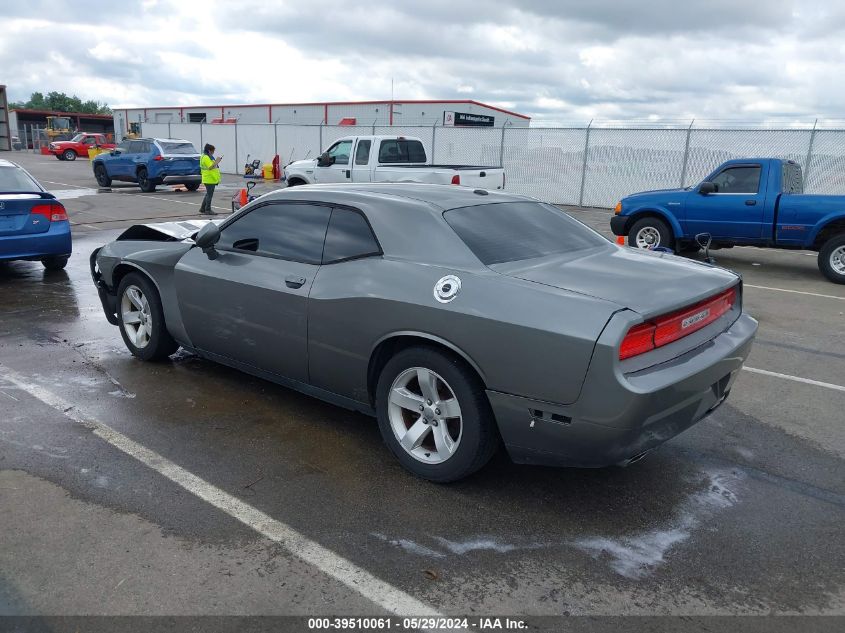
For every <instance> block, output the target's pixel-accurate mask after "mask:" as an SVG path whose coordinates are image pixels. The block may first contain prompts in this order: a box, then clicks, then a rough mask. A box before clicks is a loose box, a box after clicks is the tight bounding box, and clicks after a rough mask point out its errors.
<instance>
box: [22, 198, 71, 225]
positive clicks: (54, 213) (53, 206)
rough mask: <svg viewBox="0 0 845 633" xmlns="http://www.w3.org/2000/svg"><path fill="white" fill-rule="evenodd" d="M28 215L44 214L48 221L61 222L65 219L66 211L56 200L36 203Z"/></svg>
mask: <svg viewBox="0 0 845 633" xmlns="http://www.w3.org/2000/svg"><path fill="white" fill-rule="evenodd" d="M29 213H30V215H41V216H44V217H45V218H46V219H47V221H48V222H61V221H62V220H67V211H65V208H64V207H63V206H62V205H61V204H60V203H58V202H51V203H49V204H36V205H35V206H34V207H32V210H31V211H30V212H29Z"/></svg>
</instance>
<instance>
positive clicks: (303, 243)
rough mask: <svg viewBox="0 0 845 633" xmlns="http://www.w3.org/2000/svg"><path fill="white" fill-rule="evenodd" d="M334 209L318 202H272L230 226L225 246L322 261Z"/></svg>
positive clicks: (225, 233)
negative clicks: (327, 231) (324, 244)
mask: <svg viewBox="0 0 845 633" xmlns="http://www.w3.org/2000/svg"><path fill="white" fill-rule="evenodd" d="M330 215H331V209H330V208H329V207H324V206H319V205H315V204H286V203H282V202H271V203H269V204H265V205H263V206H260V207H258V208H256V209H253V210H252V211H250V212H249V213H247V214H246V215H243V216H241V217H240V218H238V219H237V220H235V221H234V222H233V223H232V224H230V225H229V226H227V227H226V228H225V229H223V231H222V232H221V234H220V241H219V242H218V246H219V248H221V249H224V250H225V249H230V250H236V251H250V252H252V253H256V254H257V255H270V256H273V257H281V258H282V259H289V260H291V261H295V262H303V263H306V264H319V263H320V262H321V260H322V256H323V242H324V241H325V239H326V227H327V225H328V223H329V216H330Z"/></svg>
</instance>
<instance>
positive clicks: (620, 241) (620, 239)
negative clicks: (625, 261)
mask: <svg viewBox="0 0 845 633" xmlns="http://www.w3.org/2000/svg"><path fill="white" fill-rule="evenodd" d="M616 243H617V244H619V246H625V238H624V237H623V236H622V235H620V236H618V237H617V238H616Z"/></svg>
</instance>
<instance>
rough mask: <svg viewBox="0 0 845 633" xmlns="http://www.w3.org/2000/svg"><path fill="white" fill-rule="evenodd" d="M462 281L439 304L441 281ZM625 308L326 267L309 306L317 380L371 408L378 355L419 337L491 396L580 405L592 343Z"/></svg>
mask: <svg viewBox="0 0 845 633" xmlns="http://www.w3.org/2000/svg"><path fill="white" fill-rule="evenodd" d="M447 274H455V275H457V276H458V277H459V278H460V279H461V282H462V288H461V291H460V293H459V294H458V296H457V297H456V298H455V299H454V300H453V301H452V302H450V303H446V304H441V303H439V302H438V301H437V300H436V299H435V297H434V286H435V284H436V282H437V281H438V280H439V279H440V278H441V277H443V276H445V275H447ZM617 309H618V307H617V306H615V305H614V304H610V303H608V302H605V301H602V300H598V299H593V298H589V297H584V296H582V295H576V294H573V293H568V292H566V291H558V290H556V289H549V288H545V289H541V288H540V286H539V285H537V284H531V283H530V282H523V281H520V280H514V279H510V278H507V277H504V276H502V275H498V274H496V273H493V272H489V273H483V272H481V273H479V272H474V273H467V272H461V271H459V270H455V269H448V268H441V267H436V266H426V265H421V264H417V263H412V262H407V261H397V260H391V259H385V258H368V259H361V260H356V261H350V262H342V263H339V264H332V265H327V266H323V267H322V268H321V269H320V271H319V272H318V274H317V277H316V279H315V281H314V286H313V288H312V291H311V295H310V301H309V325H308V328H309V368H310V380H311V382H312V384H314V385H315V386H317V387H321V388H324V389H328V390H330V391H333V392H335V393H339V394H341V395H344V396H347V397H351V398H354V399H355V400H358V401H361V402H366V401H367V400H368V393H367V369H368V364H369V359H370V356H371V354H372V353H373V351H374V349H375V348H376V347H377V346H378V344H379V343H381V342H382V341H384V340H386V339H389V338H391V337H394V336H398V335H419V336H421V337H423V338H429V339H431V340H436V341H442V342H444V343H445V344H447V346H449V347H452V348H453V349H456V350H459V352H460V353H461V355H463V356H464V358H465V359H467V360H468V361H469V363H470V364H471V365H473V366H474V367H475V368H476V369H477V371H478V373H479V374H480V376H481V379H482V380H483V381H484V383H485V385H486V387H487V388H488V389H492V390H496V391H503V392H506V393H513V394H518V395H522V396H526V397H530V398H536V399H540V400H547V401H551V402H558V403H570V402H574V401H575V400H576V399H577V398H578V394H579V392H580V389H581V385H582V383H583V380H584V376H585V374H586V371H587V368H588V366H589V363H590V357H591V355H592V351H593V347H594V345H595V342H596V340H597V338H598V336H599V334H600V333H601V331H602V329H603V327H604V326H605V324H606V323H607V321H608V319H609V318H610V316H611V314H612V313H613V312H614V311H615V310H617Z"/></svg>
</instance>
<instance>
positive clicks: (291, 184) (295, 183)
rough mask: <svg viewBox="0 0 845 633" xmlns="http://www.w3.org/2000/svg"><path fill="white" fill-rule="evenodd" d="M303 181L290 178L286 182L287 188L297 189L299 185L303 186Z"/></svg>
mask: <svg viewBox="0 0 845 633" xmlns="http://www.w3.org/2000/svg"><path fill="white" fill-rule="evenodd" d="M304 184H305V181H304V180H300V179H299V178H291V179H290V180H288V187H298V186H299V185H304Z"/></svg>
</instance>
